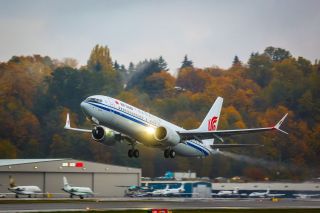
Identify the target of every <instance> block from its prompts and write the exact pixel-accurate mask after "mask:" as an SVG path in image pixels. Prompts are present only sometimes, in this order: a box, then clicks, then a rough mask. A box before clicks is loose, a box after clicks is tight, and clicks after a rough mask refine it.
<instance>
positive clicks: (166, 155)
mask: <svg viewBox="0 0 320 213" xmlns="http://www.w3.org/2000/svg"><path fill="white" fill-rule="evenodd" d="M163 155H164V157H165V158H168V157H170V150H169V149H166V150H164V153H163Z"/></svg>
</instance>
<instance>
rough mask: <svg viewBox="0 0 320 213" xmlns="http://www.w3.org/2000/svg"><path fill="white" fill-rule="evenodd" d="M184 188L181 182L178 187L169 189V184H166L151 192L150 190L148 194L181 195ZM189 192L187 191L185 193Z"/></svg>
mask: <svg viewBox="0 0 320 213" xmlns="http://www.w3.org/2000/svg"><path fill="white" fill-rule="evenodd" d="M184 192H185V189H184V184H183V183H182V184H181V186H180V187H178V188H173V189H170V187H169V184H167V185H166V188H164V189H157V190H154V191H153V192H150V193H148V194H150V195H152V196H166V197H168V196H174V195H182V194H185V193H184ZM187 194H189V193H187Z"/></svg>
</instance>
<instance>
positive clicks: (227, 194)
mask: <svg viewBox="0 0 320 213" xmlns="http://www.w3.org/2000/svg"><path fill="white" fill-rule="evenodd" d="M212 195H213V196H215V197H240V196H246V195H247V194H239V188H238V187H236V188H234V190H221V191H219V192H218V193H212Z"/></svg>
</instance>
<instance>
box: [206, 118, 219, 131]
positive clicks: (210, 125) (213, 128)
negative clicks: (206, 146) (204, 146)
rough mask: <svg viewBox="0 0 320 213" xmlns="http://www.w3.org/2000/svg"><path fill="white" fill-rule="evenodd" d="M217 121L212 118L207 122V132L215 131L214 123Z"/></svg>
mask: <svg viewBox="0 0 320 213" xmlns="http://www.w3.org/2000/svg"><path fill="white" fill-rule="evenodd" d="M217 121H218V117H217V116H213V117H212V118H211V119H210V120H208V130H209V131H214V130H216V129H217V126H216V123H217Z"/></svg>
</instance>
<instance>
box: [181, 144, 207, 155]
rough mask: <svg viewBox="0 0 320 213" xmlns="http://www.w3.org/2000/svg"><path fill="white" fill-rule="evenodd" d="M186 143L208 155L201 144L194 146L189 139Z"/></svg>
mask: <svg viewBox="0 0 320 213" xmlns="http://www.w3.org/2000/svg"><path fill="white" fill-rule="evenodd" d="M186 144H187V145H189V146H191V147H193V148H194V149H196V150H198V151H200V152H201V153H203V154H204V155H205V156H208V155H209V153H208V152H207V151H206V150H205V149H204V147H202V146H196V145H195V144H194V143H191V142H190V141H187V142H186Z"/></svg>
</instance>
